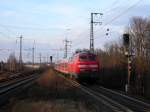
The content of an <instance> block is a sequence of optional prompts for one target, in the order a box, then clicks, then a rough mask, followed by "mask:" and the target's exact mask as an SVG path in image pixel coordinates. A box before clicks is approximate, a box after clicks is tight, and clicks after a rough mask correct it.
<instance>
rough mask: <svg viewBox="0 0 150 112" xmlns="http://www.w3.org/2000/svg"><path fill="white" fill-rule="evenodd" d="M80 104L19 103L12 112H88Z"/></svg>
mask: <svg viewBox="0 0 150 112" xmlns="http://www.w3.org/2000/svg"><path fill="white" fill-rule="evenodd" d="M90 111H91V110H88V109H87V108H86V107H85V105H84V104H83V103H82V102H73V101H72V102H71V101H66V100H56V101H53V102H50V101H49V102H48V101H38V102H29V101H20V102H18V103H17V104H15V106H14V107H13V108H12V112H90Z"/></svg>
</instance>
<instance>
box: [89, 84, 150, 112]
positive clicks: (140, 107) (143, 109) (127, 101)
mask: <svg viewBox="0 0 150 112" xmlns="http://www.w3.org/2000/svg"><path fill="white" fill-rule="evenodd" d="M92 90H94V91H98V92H99V93H101V94H104V95H105V96H107V97H109V98H111V99H112V100H115V101H117V102H118V103H120V104H122V105H125V106H126V107H128V108H130V109H132V110H133V111H136V112H150V104H148V103H146V102H143V101H140V100H138V99H135V98H133V97H130V96H127V95H124V94H121V93H118V92H115V91H112V90H110V89H106V88H104V87H96V88H93V89H92Z"/></svg>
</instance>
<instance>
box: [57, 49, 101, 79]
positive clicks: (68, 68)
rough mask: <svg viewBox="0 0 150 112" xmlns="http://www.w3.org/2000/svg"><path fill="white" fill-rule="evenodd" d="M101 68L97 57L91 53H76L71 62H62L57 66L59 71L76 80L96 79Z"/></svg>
mask: <svg viewBox="0 0 150 112" xmlns="http://www.w3.org/2000/svg"><path fill="white" fill-rule="evenodd" d="M99 68H100V65H99V63H98V61H97V58H96V55H95V54H93V53H90V52H80V53H76V54H75V55H73V57H72V58H71V59H70V60H61V61H59V62H58V63H57V64H56V66H55V69H56V70H57V71H60V72H62V73H65V74H68V75H71V76H73V77H75V78H79V77H83V78H85V77H91V78H93V77H96V76H97V75H98V71H99Z"/></svg>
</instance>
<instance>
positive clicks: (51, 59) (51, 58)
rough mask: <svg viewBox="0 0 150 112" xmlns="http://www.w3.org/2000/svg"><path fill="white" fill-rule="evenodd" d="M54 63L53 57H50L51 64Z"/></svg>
mask: <svg viewBox="0 0 150 112" xmlns="http://www.w3.org/2000/svg"><path fill="white" fill-rule="evenodd" d="M52 62H53V56H50V63H51V64H52Z"/></svg>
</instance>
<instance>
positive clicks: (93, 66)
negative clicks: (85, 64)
mask: <svg viewBox="0 0 150 112" xmlns="http://www.w3.org/2000/svg"><path fill="white" fill-rule="evenodd" d="M90 67H91V68H97V67H98V65H90Z"/></svg>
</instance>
